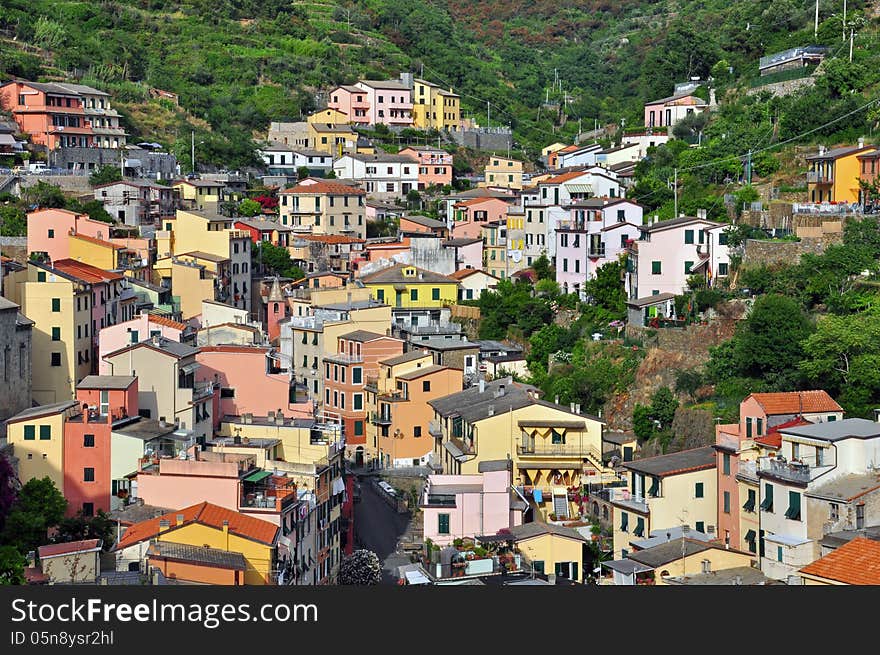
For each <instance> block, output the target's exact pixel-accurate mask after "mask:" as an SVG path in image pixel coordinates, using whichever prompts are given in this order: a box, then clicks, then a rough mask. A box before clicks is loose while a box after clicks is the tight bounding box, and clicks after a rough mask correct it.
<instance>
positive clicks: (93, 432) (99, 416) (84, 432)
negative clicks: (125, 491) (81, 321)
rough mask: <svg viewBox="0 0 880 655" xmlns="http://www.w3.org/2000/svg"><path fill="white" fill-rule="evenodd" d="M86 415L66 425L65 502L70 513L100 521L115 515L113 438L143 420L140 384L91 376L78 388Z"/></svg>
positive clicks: (124, 377)
mask: <svg viewBox="0 0 880 655" xmlns="http://www.w3.org/2000/svg"><path fill="white" fill-rule="evenodd" d="M76 400H77V403H78V404H79V405H80V406H81V407H82V410H83V411H82V413H81V414H79V415H77V416H73V417H70V418H68V420H67V421H66V423H65V424H64V460H63V461H64V496H65V498H67V513H68V514H69V515H71V516H75V515H76V514H77V513H78V512H82V513H83V516H94V514H95V513H96V512H97V511H98V510H103V511H105V512H109V511H110V496H111V494H112V493H113V492H114V491H115V490H114V489H113V484H112V475H111V459H110V445H111V436H110V432H111V431H112V429H113V426H114V425H118V424H119V423H120V422H121V421H124V420H125V419H128V418H129V417H133V416H135V417H136V416H138V379H137V378H136V377H132V376H129V375H88V376H86V377H85V378H83V380H82V382H80V383H79V384H78V385H77V386H76Z"/></svg>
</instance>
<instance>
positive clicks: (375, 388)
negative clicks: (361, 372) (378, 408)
mask: <svg viewBox="0 0 880 655" xmlns="http://www.w3.org/2000/svg"><path fill="white" fill-rule="evenodd" d="M364 391H372V392H373V393H379V378H378V377H376V376H373V375H367V376H366V377H364Z"/></svg>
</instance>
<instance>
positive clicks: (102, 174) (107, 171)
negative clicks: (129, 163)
mask: <svg viewBox="0 0 880 655" xmlns="http://www.w3.org/2000/svg"><path fill="white" fill-rule="evenodd" d="M121 179H122V171H120V170H119V167H118V166H108V165H104V166H101V168H98V169H95V172H94V173H92V174H91V175H89V184H91V185H92V186H93V187H95V186H99V185H101V184H110V183H111V182H119V180H121Z"/></svg>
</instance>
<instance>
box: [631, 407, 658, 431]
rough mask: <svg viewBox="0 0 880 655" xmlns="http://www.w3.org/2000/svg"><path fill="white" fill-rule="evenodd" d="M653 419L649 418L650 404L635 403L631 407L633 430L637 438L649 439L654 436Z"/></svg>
mask: <svg viewBox="0 0 880 655" xmlns="http://www.w3.org/2000/svg"><path fill="white" fill-rule="evenodd" d="M654 430H655V426H654V420H653V419H652V418H651V406H650V405H640V404H639V403H636V406H635V407H634V408H633V432H635V434H636V436H637V437H638V438H639V439H645V440H647V439H650V438H651V437H653V436H654Z"/></svg>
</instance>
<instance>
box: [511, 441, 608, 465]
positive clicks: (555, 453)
mask: <svg viewBox="0 0 880 655" xmlns="http://www.w3.org/2000/svg"><path fill="white" fill-rule="evenodd" d="M517 452H518V453H519V454H520V455H526V456H529V455H536V456H544V455H546V456H549V457H559V456H569V457H586V456H591V457H598V459H599V461H601V459H602V458H601V456H600V455H599V451H598V450H596V449H595V448H593V447H592V446H589V445H586V444H576V443H562V444H539V443H533V444H527V445H522V444H521V445H519V446H517Z"/></svg>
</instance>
